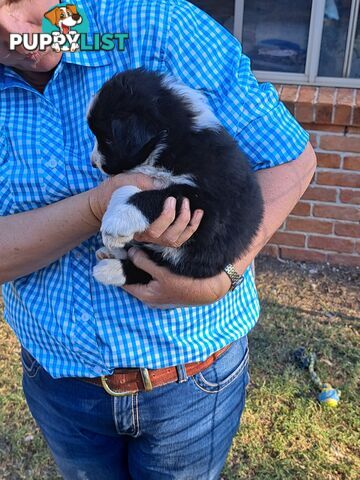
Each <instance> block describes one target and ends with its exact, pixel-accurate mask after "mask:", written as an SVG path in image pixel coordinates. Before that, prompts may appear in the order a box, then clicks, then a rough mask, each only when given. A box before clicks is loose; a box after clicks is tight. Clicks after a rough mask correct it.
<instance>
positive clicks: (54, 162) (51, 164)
mask: <svg viewBox="0 0 360 480" xmlns="http://www.w3.org/2000/svg"><path fill="white" fill-rule="evenodd" d="M57 164H58V162H57V160H55V158H50V160H49V161H47V162H46V163H45V166H46V167H49V168H56V166H57Z"/></svg>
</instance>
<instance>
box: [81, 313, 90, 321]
mask: <svg viewBox="0 0 360 480" xmlns="http://www.w3.org/2000/svg"><path fill="white" fill-rule="evenodd" d="M90 318H91V317H90V315H88V314H87V313H83V314H82V315H81V320H82V321H83V322H88V321H89V320H90Z"/></svg>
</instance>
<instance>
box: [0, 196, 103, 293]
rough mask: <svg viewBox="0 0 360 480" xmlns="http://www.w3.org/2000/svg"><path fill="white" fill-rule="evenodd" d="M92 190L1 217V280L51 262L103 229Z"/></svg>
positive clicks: (13, 277)
mask: <svg viewBox="0 0 360 480" xmlns="http://www.w3.org/2000/svg"><path fill="white" fill-rule="evenodd" d="M89 198H90V192H84V193H81V194H79V195H75V196H73V197H69V198H66V199H65V200H61V201H59V202H57V203H54V204H52V205H48V206H46V207H42V208H38V209H35V210H31V211H29V212H24V213H18V214H15V215H11V216H7V217H2V218H0V232H1V233H0V251H1V257H0V284H1V283H4V282H6V281H10V280H13V279H15V278H18V277H21V276H24V275H27V274H29V273H31V272H34V271H36V270H39V269H40V268H43V267H46V266H47V265H50V264H51V263H52V262H54V261H55V260H57V259H59V258H60V257H62V256H63V255H64V254H65V253H67V252H68V251H69V250H71V249H72V248H74V247H75V246H77V245H79V244H80V243H81V242H83V241H85V240H86V239H87V238H89V237H90V236H91V235H93V234H94V233H96V231H97V230H98V229H99V226H100V222H99V221H98V220H97V218H96V217H95V216H94V214H93V213H92V210H91V208H90V204H89Z"/></svg>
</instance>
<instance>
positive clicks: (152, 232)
mask: <svg viewBox="0 0 360 480" xmlns="http://www.w3.org/2000/svg"><path fill="white" fill-rule="evenodd" d="M175 217H176V198H174V197H169V198H167V199H166V201H165V204H164V209H163V211H162V214H161V215H160V217H159V218H158V219H156V220H155V221H154V222H153V223H152V224H151V225H150V226H149V228H148V229H147V230H146V234H145V235H137V236H136V240H142V239H148V240H149V238H150V241H151V240H152V239H153V240H156V239H158V238H160V237H161V236H162V234H163V233H164V232H165V230H167V228H169V226H170V225H171V224H172V223H173V221H174V220H175Z"/></svg>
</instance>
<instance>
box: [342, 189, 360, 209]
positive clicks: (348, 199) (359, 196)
mask: <svg viewBox="0 0 360 480" xmlns="http://www.w3.org/2000/svg"><path fill="white" fill-rule="evenodd" d="M340 201H341V202H342V203H352V204H353V205H360V190H359V189H358V188H357V189H356V190H353V189H351V188H342V189H341V190H340Z"/></svg>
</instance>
